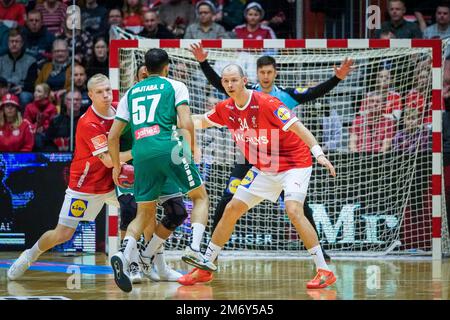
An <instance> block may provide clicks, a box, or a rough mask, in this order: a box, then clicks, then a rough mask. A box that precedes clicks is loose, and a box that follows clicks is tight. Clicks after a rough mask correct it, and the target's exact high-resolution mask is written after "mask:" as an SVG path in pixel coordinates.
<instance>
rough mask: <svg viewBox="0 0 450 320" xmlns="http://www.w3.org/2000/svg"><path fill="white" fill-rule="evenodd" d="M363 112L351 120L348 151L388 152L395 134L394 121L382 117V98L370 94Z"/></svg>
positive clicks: (375, 94) (383, 107)
mask: <svg viewBox="0 0 450 320" xmlns="http://www.w3.org/2000/svg"><path fill="white" fill-rule="evenodd" d="M365 110H366V111H365V112H364V113H362V114H360V115H358V116H356V118H355V119H354V120H353V124H352V127H351V129H350V144H349V148H350V151H351V152H386V151H388V150H389V149H390V148H391V144H392V138H393V137H394V134H395V121H394V120H391V119H388V118H386V117H384V116H383V112H384V110H385V106H384V104H383V98H382V96H381V95H380V94H379V93H375V92H372V93H370V94H369V95H368V98H367V103H366V109H365Z"/></svg>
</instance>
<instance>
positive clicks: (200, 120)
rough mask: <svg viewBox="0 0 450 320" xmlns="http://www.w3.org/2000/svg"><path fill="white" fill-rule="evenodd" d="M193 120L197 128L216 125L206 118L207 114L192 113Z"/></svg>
mask: <svg viewBox="0 0 450 320" xmlns="http://www.w3.org/2000/svg"><path fill="white" fill-rule="evenodd" d="M192 122H194V128H195V129H207V128H211V127H213V126H214V125H213V124H212V123H211V122H209V121H208V120H206V114H194V115H192Z"/></svg>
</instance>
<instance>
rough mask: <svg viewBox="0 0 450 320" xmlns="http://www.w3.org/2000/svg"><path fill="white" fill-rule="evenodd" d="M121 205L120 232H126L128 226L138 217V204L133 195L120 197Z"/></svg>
mask: <svg viewBox="0 0 450 320" xmlns="http://www.w3.org/2000/svg"><path fill="white" fill-rule="evenodd" d="M118 200H119V204H120V226H119V227H120V230H121V231H126V230H127V228H128V225H129V224H130V223H131V221H133V219H134V218H135V217H136V213H137V204H136V199H135V198H134V196H133V195H131V194H123V195H121V196H120V197H119V199H118Z"/></svg>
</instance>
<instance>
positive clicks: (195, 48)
mask: <svg viewBox="0 0 450 320" xmlns="http://www.w3.org/2000/svg"><path fill="white" fill-rule="evenodd" d="M189 51H191V52H192V54H193V55H194V57H195V59H196V60H197V61H198V62H200V68H201V69H202V72H203V74H204V75H205V77H206V79H208V82H209V83H211V85H212V86H213V87H214V88H216V89H217V90H219V91H220V92H222V93H224V94H227V93H226V91H225V89H224V87H223V86H222V82H221V79H220V76H219V75H218V74H217V73H216V72H215V71H214V69H213V68H212V67H211V65H210V64H209V62H208V60H207V58H208V52H207V51H205V50H204V49H203V46H202V45H201V44H200V43H198V44H195V43H194V44H191V49H190V50H189Z"/></svg>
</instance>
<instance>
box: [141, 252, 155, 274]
mask: <svg viewBox="0 0 450 320" xmlns="http://www.w3.org/2000/svg"><path fill="white" fill-rule="evenodd" d="M139 267H140V269H141V271H142V273H143V274H144V276H145V277H147V278H150V279H151V277H150V273H151V272H152V259H150V258H149V257H146V256H143V255H142V254H139Z"/></svg>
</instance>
